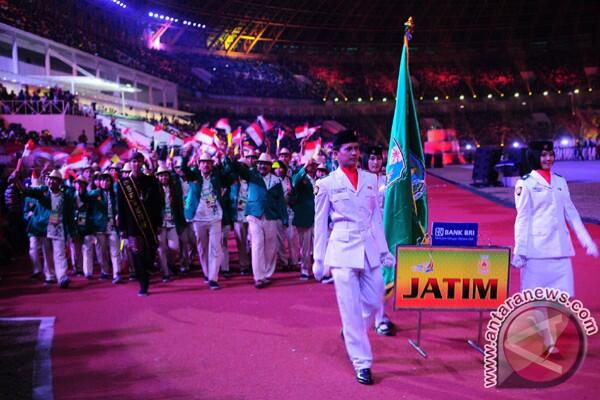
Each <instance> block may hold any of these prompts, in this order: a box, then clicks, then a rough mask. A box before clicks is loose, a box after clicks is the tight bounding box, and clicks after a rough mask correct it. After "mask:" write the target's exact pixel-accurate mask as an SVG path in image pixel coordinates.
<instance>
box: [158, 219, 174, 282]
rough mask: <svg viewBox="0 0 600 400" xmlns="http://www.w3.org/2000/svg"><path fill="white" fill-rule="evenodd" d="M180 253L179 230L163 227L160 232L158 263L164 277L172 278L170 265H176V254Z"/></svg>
mask: <svg viewBox="0 0 600 400" xmlns="http://www.w3.org/2000/svg"><path fill="white" fill-rule="evenodd" d="M178 252H179V236H178V235H177V228H175V227H173V228H165V227H162V228H160V229H159V230H158V262H159V264H160V269H161V270H162V274H163V276H170V275H171V272H170V271H169V265H173V264H174V263H175V254H177V253H178Z"/></svg>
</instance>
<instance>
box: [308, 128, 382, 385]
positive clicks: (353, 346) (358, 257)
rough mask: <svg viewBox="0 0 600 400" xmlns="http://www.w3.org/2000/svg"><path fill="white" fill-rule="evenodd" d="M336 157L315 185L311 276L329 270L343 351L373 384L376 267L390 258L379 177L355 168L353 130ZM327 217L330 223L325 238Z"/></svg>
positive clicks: (339, 139)
mask: <svg viewBox="0 0 600 400" xmlns="http://www.w3.org/2000/svg"><path fill="white" fill-rule="evenodd" d="M334 155H335V157H337V161H338V163H339V165H340V168H338V169H337V170H335V171H334V172H332V173H331V174H330V175H329V176H327V177H326V178H323V179H320V180H318V181H317V182H316V186H315V241H314V260H315V262H314V265H313V272H314V274H315V278H317V279H321V277H322V276H323V275H326V274H327V272H328V270H331V274H332V275H333V280H334V283H335V292H336V297H337V301H338V307H339V310H340V316H341V319H342V327H343V329H342V333H343V337H344V342H345V344H346V351H347V352H348V356H349V358H350V360H351V361H352V364H353V366H354V369H355V373H356V379H357V381H358V382H359V383H361V384H365V385H371V384H373V379H372V377H371V364H372V362H373V354H372V352H371V345H370V343H369V338H368V336H367V330H368V327H370V326H372V324H373V317H374V314H375V312H376V311H377V310H378V309H379V308H380V307H381V303H382V302H383V294H384V285H383V277H382V275H381V271H379V266H380V265H381V260H382V259H384V258H386V257H388V247H387V243H386V239H385V234H384V232H383V223H382V216H381V211H380V208H379V205H378V203H377V198H378V187H377V177H376V176H375V175H374V174H371V173H369V172H366V171H362V170H358V169H357V166H358V162H359V156H360V151H359V144H358V135H357V134H356V133H355V132H354V131H351V130H346V131H342V132H339V133H338V134H337V135H336V137H335V139H334ZM328 219H331V224H332V231H331V236H330V237H329V240H327V239H328V231H327V229H328ZM363 313H364V314H363ZM363 315H366V316H367V317H366V318H364V317H363Z"/></svg>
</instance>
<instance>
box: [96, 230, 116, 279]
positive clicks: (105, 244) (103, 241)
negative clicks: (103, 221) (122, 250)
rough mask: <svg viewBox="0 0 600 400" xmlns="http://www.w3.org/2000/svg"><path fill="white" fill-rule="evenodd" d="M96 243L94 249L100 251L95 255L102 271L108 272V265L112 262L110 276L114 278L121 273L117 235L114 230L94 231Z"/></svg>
mask: <svg viewBox="0 0 600 400" xmlns="http://www.w3.org/2000/svg"><path fill="white" fill-rule="evenodd" d="M96 243H97V245H96V251H100V253H99V254H97V256H98V261H99V263H100V268H101V269H102V272H103V273H105V274H110V266H111V264H112V276H113V278H116V277H117V276H119V274H120V273H121V260H120V259H119V235H118V234H117V232H115V231H112V232H99V233H96ZM109 259H110V264H109Z"/></svg>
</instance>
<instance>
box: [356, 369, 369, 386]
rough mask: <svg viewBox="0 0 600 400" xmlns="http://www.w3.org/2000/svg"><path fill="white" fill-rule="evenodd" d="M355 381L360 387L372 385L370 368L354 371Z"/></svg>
mask: <svg viewBox="0 0 600 400" xmlns="http://www.w3.org/2000/svg"><path fill="white" fill-rule="evenodd" d="M356 380H357V381H358V383H360V384H362V385H372V384H373V377H372V376H371V369H370V368H363V369H359V370H357V371H356Z"/></svg>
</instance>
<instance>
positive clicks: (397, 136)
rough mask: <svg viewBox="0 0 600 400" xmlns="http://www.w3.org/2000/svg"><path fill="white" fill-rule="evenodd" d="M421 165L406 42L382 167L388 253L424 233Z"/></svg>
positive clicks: (425, 203) (423, 182)
mask: <svg viewBox="0 0 600 400" xmlns="http://www.w3.org/2000/svg"><path fill="white" fill-rule="evenodd" d="M424 164H425V162H424V159H423V146H422V144H421V133H420V130H419V120H418V118H417V110H416V108H415V100H414V97H413V91H412V83H411V80H410V73H409V68H408V41H407V40H406V41H405V43H404V46H403V48H402V58H401V59H400V71H399V73H398V91H397V96H396V109H395V111H394V120H393V123H392V132H391V135H390V147H389V150H388V160H387V166H386V175H387V186H386V194H385V205H384V209H383V226H384V230H385V236H386V239H387V243H388V246H389V249H390V252H391V253H392V254H394V255H395V254H396V246H397V245H399V244H403V245H411V244H413V245H414V244H419V243H421V242H422V241H423V240H424V239H425V236H426V233H427V191H426V186H425V165H424Z"/></svg>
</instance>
